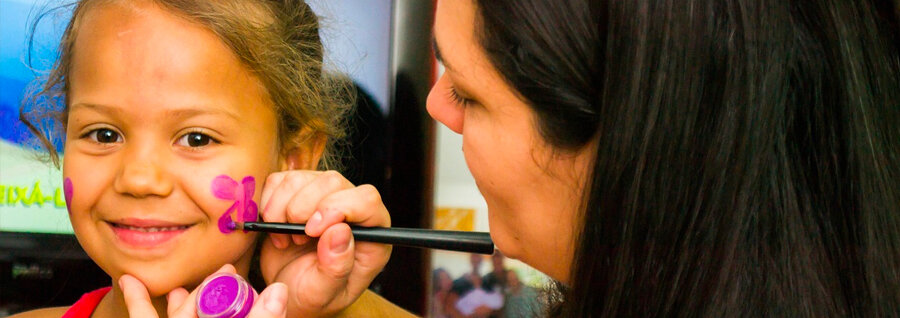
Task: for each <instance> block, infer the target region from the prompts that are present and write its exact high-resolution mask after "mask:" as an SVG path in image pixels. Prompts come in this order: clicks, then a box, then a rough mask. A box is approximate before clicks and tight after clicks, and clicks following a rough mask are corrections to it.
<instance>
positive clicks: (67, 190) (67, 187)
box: [63, 178, 74, 214]
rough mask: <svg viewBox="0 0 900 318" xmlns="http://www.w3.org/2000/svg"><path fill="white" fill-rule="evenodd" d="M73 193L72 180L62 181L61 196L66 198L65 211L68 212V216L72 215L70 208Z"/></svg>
mask: <svg viewBox="0 0 900 318" xmlns="http://www.w3.org/2000/svg"><path fill="white" fill-rule="evenodd" d="M73 191H74V190H72V179H69V178H66V179H65V180H63V195H64V196H65V197H66V211H68V212H69V214H72V208H70V206H72V195H73Z"/></svg>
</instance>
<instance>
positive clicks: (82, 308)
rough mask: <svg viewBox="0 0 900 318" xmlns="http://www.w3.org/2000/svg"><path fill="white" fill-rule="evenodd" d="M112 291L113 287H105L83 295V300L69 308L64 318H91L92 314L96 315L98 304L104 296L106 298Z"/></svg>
mask: <svg viewBox="0 0 900 318" xmlns="http://www.w3.org/2000/svg"><path fill="white" fill-rule="evenodd" d="M110 289H112V287H103V288H100V289H98V290H95V291H92V292H89V293H86V294H84V295H82V296H81V299H79V300H78V301H77V302H75V304H73V305H72V307H69V310H66V313H65V314H63V315H62V318H90V317H91V314H93V313H94V309H96V308H97V304H99V303H100V300H101V299H103V296H106V293H108V292H109V290H110Z"/></svg>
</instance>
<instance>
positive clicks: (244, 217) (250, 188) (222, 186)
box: [212, 175, 258, 234]
mask: <svg viewBox="0 0 900 318" xmlns="http://www.w3.org/2000/svg"><path fill="white" fill-rule="evenodd" d="M254 192H256V181H254V179H253V176H246V177H244V180H241V183H238V182H237V181H235V180H234V179H232V178H231V177H229V176H226V175H221V176H218V177H216V178H215V179H213V182H212V193H213V195H214V196H216V197H217V198H219V199H224V200H234V204H232V205H231V207H229V208H228V210H227V211H225V213H224V214H222V216H221V217H220V218H219V231H222V233H225V234H228V233H231V232H233V231H234V229H235V227H236V225H235V223H234V222H235V221H234V220H235V219H237V220H239V221H241V222H254V221H256V219H257V216H258V210H257V209H258V207H257V206H256V202H254V201H253V194H254ZM232 214H235V218H232V216H231V215H232ZM244 232H245V233H246V232H247V231H244Z"/></svg>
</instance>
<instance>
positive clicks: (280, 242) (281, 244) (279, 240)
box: [272, 234, 287, 249]
mask: <svg viewBox="0 0 900 318" xmlns="http://www.w3.org/2000/svg"><path fill="white" fill-rule="evenodd" d="M272 245H275V248H277V249H284V248H285V247H287V242H285V241H284V239H283V236H281V235H278V234H275V235H272Z"/></svg>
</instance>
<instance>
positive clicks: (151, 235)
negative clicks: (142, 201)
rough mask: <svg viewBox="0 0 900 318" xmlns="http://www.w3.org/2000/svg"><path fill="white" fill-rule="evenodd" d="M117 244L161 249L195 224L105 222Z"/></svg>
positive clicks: (131, 219) (142, 221)
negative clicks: (113, 234) (117, 241)
mask: <svg viewBox="0 0 900 318" xmlns="http://www.w3.org/2000/svg"><path fill="white" fill-rule="evenodd" d="M106 223H107V224H109V226H110V228H111V229H112V231H113V233H115V235H116V237H117V238H118V239H119V242H121V243H124V244H125V245H127V246H131V247H135V248H140V249H153V248H160V249H163V248H164V246H163V244H165V243H167V242H169V241H170V240H171V239H173V238H176V237H178V236H180V235H181V234H184V233H185V232H187V231H188V230H190V229H191V227H193V226H194V225H195V224H182V223H178V222H168V221H162V220H154V219H138V218H128V219H121V220H114V221H106Z"/></svg>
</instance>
